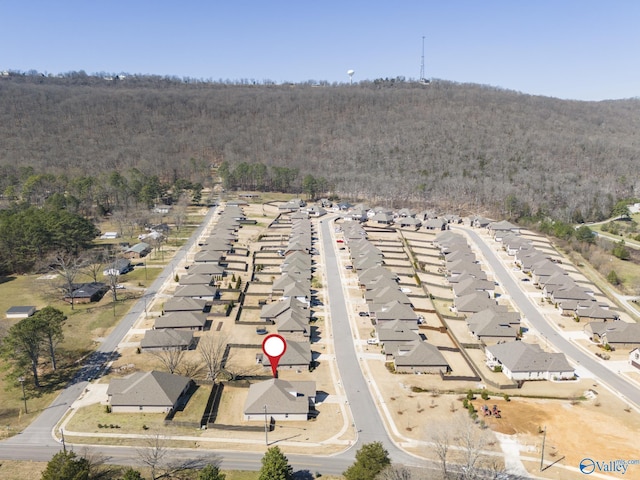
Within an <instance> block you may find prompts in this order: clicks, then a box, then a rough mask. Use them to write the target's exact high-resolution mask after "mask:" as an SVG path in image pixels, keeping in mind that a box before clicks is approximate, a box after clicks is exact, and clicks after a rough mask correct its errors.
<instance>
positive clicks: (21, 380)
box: [18, 376, 29, 414]
mask: <svg viewBox="0 0 640 480" xmlns="http://www.w3.org/2000/svg"><path fill="white" fill-rule="evenodd" d="M18 381H19V382H20V384H21V385H22V400H24V413H25V414H26V413H29V412H28V411H27V396H26V395H25V393H24V381H25V378H24V377H23V376H20V377H18Z"/></svg>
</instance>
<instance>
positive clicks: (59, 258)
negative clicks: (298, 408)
mask: <svg viewBox="0 0 640 480" xmlns="http://www.w3.org/2000/svg"><path fill="white" fill-rule="evenodd" d="M51 265H52V268H53V270H54V271H55V272H57V273H58V275H60V276H61V277H62V280H63V282H64V283H63V284H62V291H63V292H64V296H65V297H68V298H69V303H70V304H71V310H73V305H74V295H73V291H74V286H75V285H74V281H75V279H76V276H77V275H78V273H79V272H80V269H81V267H82V260H81V259H80V258H78V257H77V256H75V255H73V254H70V253H63V252H59V253H57V254H56V255H55V256H54V258H53V262H52V264H51Z"/></svg>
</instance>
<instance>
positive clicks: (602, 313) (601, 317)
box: [576, 305, 620, 322]
mask: <svg viewBox="0 0 640 480" xmlns="http://www.w3.org/2000/svg"><path fill="white" fill-rule="evenodd" d="M576 316H577V317H578V318H579V319H580V320H587V321H600V322H606V321H608V320H614V321H615V320H619V319H620V315H618V314H617V313H616V312H614V311H613V310H609V309H608V308H603V307H601V306H599V305H592V306H591V307H587V308H578V309H577V310H576Z"/></svg>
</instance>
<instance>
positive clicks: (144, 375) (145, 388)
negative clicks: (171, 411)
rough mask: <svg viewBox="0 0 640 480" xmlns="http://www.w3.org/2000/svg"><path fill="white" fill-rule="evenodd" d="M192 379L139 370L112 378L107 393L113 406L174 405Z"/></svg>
mask: <svg viewBox="0 0 640 480" xmlns="http://www.w3.org/2000/svg"><path fill="white" fill-rule="evenodd" d="M189 383H191V379H189V378H188V377H183V376H181V375H173V374H170V373H165V372H158V371H151V372H137V373H134V374H133V375H130V376H128V377H126V378H116V379H113V380H111V383H109V387H108V388H107V395H108V396H110V397H111V400H110V403H111V405H113V406H150V407H173V406H174V405H175V404H176V402H177V401H178V399H179V398H180V394H181V393H182V392H183V391H184V389H185V388H186V387H187V385H189Z"/></svg>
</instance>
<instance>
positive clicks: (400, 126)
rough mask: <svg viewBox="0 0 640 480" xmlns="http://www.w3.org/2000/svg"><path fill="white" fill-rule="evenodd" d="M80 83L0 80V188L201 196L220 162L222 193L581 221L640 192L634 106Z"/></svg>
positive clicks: (442, 84) (432, 89)
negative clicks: (63, 182) (175, 190)
mask: <svg viewBox="0 0 640 480" xmlns="http://www.w3.org/2000/svg"><path fill="white" fill-rule="evenodd" d="M85 77H86V75H85V76H82V75H70V76H69V77H68V78H47V77H39V76H20V77H8V78H0V136H1V137H2V138H3V149H2V151H0V173H5V172H6V174H4V175H0V191H5V190H6V188H7V187H8V186H9V183H10V182H9V181H8V179H10V178H12V176H11V175H12V173H14V172H15V171H16V170H17V168H18V167H16V166H18V165H19V166H20V168H28V167H32V168H34V169H35V171H37V172H41V173H50V174H53V175H56V176H60V175H62V174H65V175H68V176H69V177H70V178H81V177H83V176H87V174H89V176H95V177H97V178H104V177H102V174H101V172H105V171H106V172H114V171H115V172H127V171H129V170H132V169H135V170H137V171H138V172H140V174H141V177H142V178H148V179H151V178H153V177H157V178H158V180H159V182H160V183H161V184H165V183H170V182H171V181H172V179H173V178H184V179H187V180H188V181H190V182H193V183H197V182H201V183H203V185H204V186H205V187H206V186H207V185H206V184H205V182H208V181H210V167H211V166H213V165H221V164H222V163H223V162H227V165H228V168H229V171H230V172H233V175H230V176H228V177H227V179H228V181H229V186H230V187H231V188H239V189H244V188H245V187H247V188H253V187H254V186H255V187H256V188H258V187H260V186H263V187H264V188H266V189H278V190H280V189H282V190H287V189H290V191H294V192H303V191H304V189H303V180H304V179H305V178H306V176H307V175H311V176H312V178H314V179H325V181H324V182H323V181H320V186H319V187H318V188H317V189H316V190H317V192H316V193H321V194H322V193H335V194H336V195H339V196H341V197H343V198H345V199H348V200H351V199H362V200H367V201H369V202H370V203H372V204H376V203H383V204H386V205H388V206H412V205H413V206H417V207H419V208H422V207H424V208H437V209H440V210H443V211H450V212H454V213H461V214H469V213H482V214H485V215H488V216H494V217H501V216H506V215H507V214H512V215H516V216H526V215H527V214H528V213H529V212H530V213H531V214H533V215H538V214H547V215H549V216H551V217H552V218H556V219H559V220H563V221H572V220H573V219H576V218H582V219H584V221H590V220H598V219H602V218H605V217H607V216H608V215H609V213H610V212H611V210H612V209H613V207H614V206H615V204H616V203H617V201H618V200H620V199H623V198H630V197H633V196H637V190H638V188H639V185H638V184H637V182H638V180H637V173H636V172H635V170H634V168H635V167H634V166H635V165H637V163H638V160H639V158H640V144H638V142H637V141H636V136H637V131H638V127H639V126H640V125H639V123H640V117H639V116H638V115H637V112H638V106H639V105H640V104H639V100H637V99H629V100H620V101H605V102H578V101H567V100H558V99H553V98H547V97H539V96H531V95H524V94H520V93H517V92H513V91H507V90H501V89H497V88H491V87H486V86H479V85H470V84H456V83H452V82H446V81H440V80H435V81H433V82H432V83H431V84H430V85H429V86H424V85H421V84H419V83H417V82H411V81H406V80H404V79H401V78H398V79H393V78H391V79H378V80H375V81H372V82H360V83H358V84H357V85H352V86H349V85H328V84H322V83H319V84H315V85H314V84H308V83H305V84H297V85H286V86H285V85H271V84H265V83H258V84H253V83H251V82H249V83H246V84H243V83H240V84H229V83H226V82H220V83H197V82H193V83H190V82H178V81H171V80H169V79H158V78H147V79H144V78H140V77H136V78H135V79H125V80H124V81H113V82H104V81H102V80H100V79H87V78H85ZM87 166H91V167H90V168H87ZM264 167H266V168H267V175H266V176H264V175H263V174H264ZM279 169H280V170H279ZM98 185H99V186H102V185H107V183H106V182H99V183H98ZM325 189H326V191H323V190H325ZM149 190H150V191H149ZM133 191H134V192H141V187H140V188H137V186H136V188H134V189H133ZM147 191H148V192H147V193H155V192H153V188H152V187H151V186H150V187H149V188H148V189H147ZM145 195H146V198H150V197H149V195H147V194H145ZM145 195H143V197H144V196H145ZM138 201H140V200H138Z"/></svg>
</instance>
